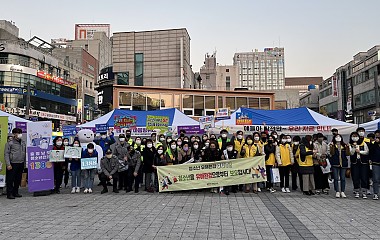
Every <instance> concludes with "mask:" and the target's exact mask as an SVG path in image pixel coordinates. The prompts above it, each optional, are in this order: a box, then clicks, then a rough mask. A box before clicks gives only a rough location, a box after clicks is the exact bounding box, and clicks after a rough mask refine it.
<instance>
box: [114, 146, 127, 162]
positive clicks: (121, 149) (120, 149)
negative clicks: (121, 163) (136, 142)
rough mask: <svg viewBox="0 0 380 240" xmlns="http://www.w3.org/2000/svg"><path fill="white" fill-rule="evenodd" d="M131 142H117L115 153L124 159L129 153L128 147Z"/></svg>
mask: <svg viewBox="0 0 380 240" xmlns="http://www.w3.org/2000/svg"><path fill="white" fill-rule="evenodd" d="M128 146H129V143H123V144H121V143H117V144H116V146H115V151H114V155H115V156H116V157H117V158H118V159H119V160H122V159H124V157H126V156H127V155H128V149H127V147H128Z"/></svg>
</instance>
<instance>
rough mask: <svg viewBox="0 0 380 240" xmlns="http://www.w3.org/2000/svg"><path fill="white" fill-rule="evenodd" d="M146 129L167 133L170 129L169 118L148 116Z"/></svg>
mask: <svg viewBox="0 0 380 240" xmlns="http://www.w3.org/2000/svg"><path fill="white" fill-rule="evenodd" d="M146 129H147V130H155V129H159V130H161V131H162V132H166V131H168V129H169V117H168V116H153V115H147V116H146Z"/></svg>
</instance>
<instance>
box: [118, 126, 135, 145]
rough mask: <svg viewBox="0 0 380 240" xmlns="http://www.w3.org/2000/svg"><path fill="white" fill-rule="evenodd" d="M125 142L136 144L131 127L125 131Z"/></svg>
mask: <svg viewBox="0 0 380 240" xmlns="http://www.w3.org/2000/svg"><path fill="white" fill-rule="evenodd" d="M119 138H120V137H119ZM125 142H126V143H128V144H129V145H131V146H133V144H134V142H133V139H132V138H131V130H129V129H128V130H126V131H125Z"/></svg>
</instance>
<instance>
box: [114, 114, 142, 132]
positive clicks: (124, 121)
mask: <svg viewBox="0 0 380 240" xmlns="http://www.w3.org/2000/svg"><path fill="white" fill-rule="evenodd" d="M114 121H115V122H114V128H119V129H121V128H128V129H134V128H136V124H137V117H136V116H119V115H115V116H114Z"/></svg>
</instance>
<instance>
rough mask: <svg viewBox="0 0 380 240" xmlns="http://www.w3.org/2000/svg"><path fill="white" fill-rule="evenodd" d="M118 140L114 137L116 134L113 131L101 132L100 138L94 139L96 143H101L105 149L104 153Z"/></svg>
mask: <svg viewBox="0 0 380 240" xmlns="http://www.w3.org/2000/svg"><path fill="white" fill-rule="evenodd" d="M115 142H116V141H115V137H114V134H113V132H111V134H109V135H108V134H107V132H101V133H100V138H97V139H94V143H96V144H97V145H99V146H100V147H101V148H102V150H103V155H105V154H106V151H107V150H108V149H109V148H111V145H112V144H114V143H115Z"/></svg>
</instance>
